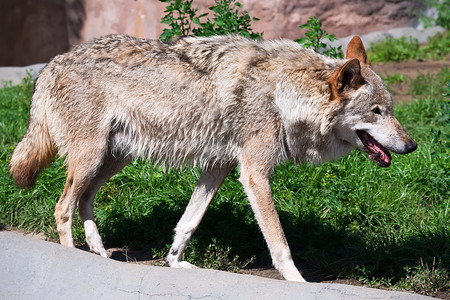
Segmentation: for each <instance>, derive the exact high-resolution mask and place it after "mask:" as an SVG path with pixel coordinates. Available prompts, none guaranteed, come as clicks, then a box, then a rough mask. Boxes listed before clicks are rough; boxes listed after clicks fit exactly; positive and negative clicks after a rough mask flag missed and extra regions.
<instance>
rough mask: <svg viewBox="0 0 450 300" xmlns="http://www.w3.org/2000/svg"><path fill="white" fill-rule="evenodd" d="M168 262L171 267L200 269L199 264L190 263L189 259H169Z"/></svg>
mask: <svg viewBox="0 0 450 300" xmlns="http://www.w3.org/2000/svg"><path fill="white" fill-rule="evenodd" d="M167 264H168V265H169V267H171V268H181V269H198V267H197V266H195V265H193V264H191V263H188V262H187V261H184V260H183V261H172V262H171V261H169V260H168V261H167Z"/></svg>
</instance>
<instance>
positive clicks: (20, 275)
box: [0, 232, 433, 300]
mask: <svg viewBox="0 0 450 300" xmlns="http://www.w3.org/2000/svg"><path fill="white" fill-rule="evenodd" d="M0 266H1V268H0V299H47V300H51V299H180V300H181V299H206V300H213V299H271V300H274V299H305V300H309V299H333V300H338V299H345V300H352V299H355V300H356V299H408V300H416V299H417V300H418V299H433V298H429V297H425V296H421V295H417V294H411V293H405V292H396V291H386V290H377V289H372V288H365V287H357V286H349V285H343V284H331V283H296V282H288V281H283V280H274V279H268V278H261V277H256V276H251V275H242V274H232V273H227V272H221V271H215V270H205V269H171V268H166V267H153V266H148V265H138V264H132V263H124V262H118V261H114V260H111V259H105V258H102V257H100V256H97V255H94V254H91V253H88V252H84V251H81V250H78V249H72V248H68V247H64V246H61V245H59V244H55V243H51V242H45V241H41V240H37V239H34V238H31V237H25V236H22V235H18V234H13V233H8V232H0Z"/></svg>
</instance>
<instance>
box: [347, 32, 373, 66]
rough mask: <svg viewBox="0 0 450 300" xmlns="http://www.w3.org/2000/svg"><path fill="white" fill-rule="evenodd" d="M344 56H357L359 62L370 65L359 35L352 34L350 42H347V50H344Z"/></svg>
mask: <svg viewBox="0 0 450 300" xmlns="http://www.w3.org/2000/svg"><path fill="white" fill-rule="evenodd" d="M345 58H357V59H358V60H359V62H360V63H364V64H366V65H368V66H370V61H369V59H368V58H367V54H366V49H365V48H364V45H363V43H362V41H361V38H360V37H359V36H354V37H353V38H352V40H351V41H350V43H348V46H347V50H346V51H345Z"/></svg>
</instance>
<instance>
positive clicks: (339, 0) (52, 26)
mask: <svg viewBox="0 0 450 300" xmlns="http://www.w3.org/2000/svg"><path fill="white" fill-rule="evenodd" d="M239 2H240V3H242V4H243V5H244V9H245V10H247V11H248V12H249V13H250V15H251V16H254V17H258V18H259V19H260V21H258V22H253V29H254V30H255V31H258V32H264V38H265V39H272V38H279V37H284V38H290V39H296V38H299V37H300V36H301V35H302V34H303V32H302V31H300V29H299V28H298V26H299V25H300V24H303V23H305V22H306V21H307V20H308V18H309V17H311V16H318V17H319V18H320V19H321V20H322V27H323V28H324V29H326V30H327V31H328V32H330V33H335V34H336V36H338V37H343V36H348V35H353V34H359V35H362V34H366V33H368V32H372V31H378V30H386V29H389V28H394V27H402V26H415V25H417V18H416V17H415V16H414V15H413V12H414V11H418V10H419V9H420V8H421V3H422V0H377V1H374V0H356V1H348V0H240V1H239ZM193 5H194V6H198V7H200V8H201V11H206V9H207V7H210V6H212V5H214V1H213V0H194V3H193ZM165 6H166V4H165V3H161V2H159V1H158V0H0V65H3V66H8V65H9V66H24V65H29V64H33V63H42V62H47V61H49V60H50V59H51V58H52V57H53V56H55V55H56V54H59V53H62V52H66V51H69V50H70V49H71V47H73V45H76V44H78V43H81V42H84V41H86V40H88V39H91V38H94V37H98V36H101V35H105V34H109V33H126V34H130V35H134V36H138V37H148V38H154V39H156V38H158V37H159V35H160V34H161V32H162V30H163V28H164V26H165V25H163V24H161V23H160V20H161V17H162V16H163V15H164V8H165Z"/></svg>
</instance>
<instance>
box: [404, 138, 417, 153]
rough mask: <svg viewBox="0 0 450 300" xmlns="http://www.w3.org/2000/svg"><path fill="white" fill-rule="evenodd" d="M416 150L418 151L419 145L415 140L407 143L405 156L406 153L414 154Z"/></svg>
mask: <svg viewBox="0 0 450 300" xmlns="http://www.w3.org/2000/svg"><path fill="white" fill-rule="evenodd" d="M416 149H417V143H416V142H415V141H413V140H409V141H408V142H407V143H406V146H405V154H406V153H411V152H413V151H414V150H416Z"/></svg>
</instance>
